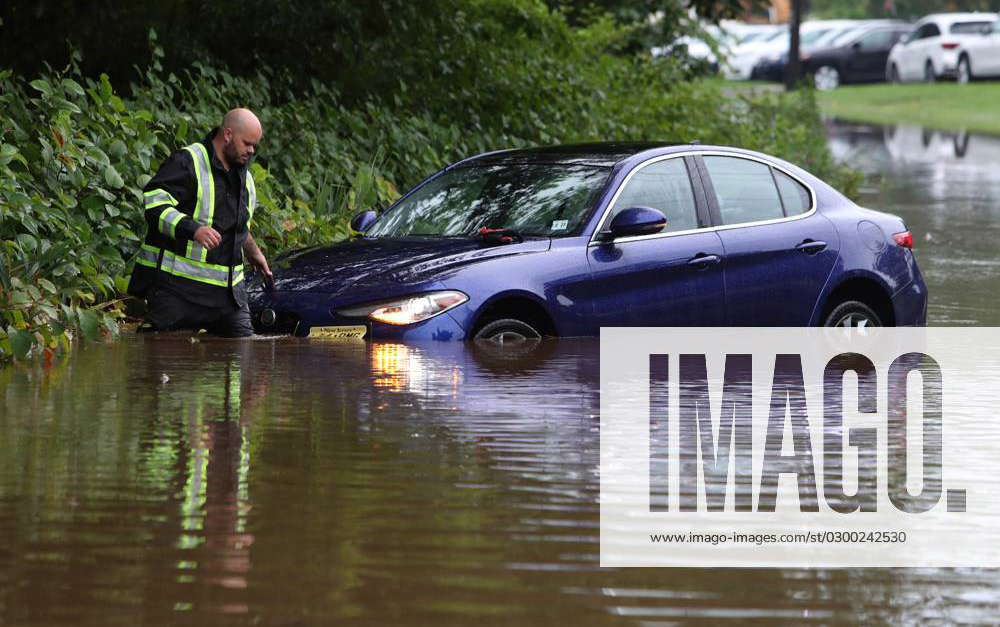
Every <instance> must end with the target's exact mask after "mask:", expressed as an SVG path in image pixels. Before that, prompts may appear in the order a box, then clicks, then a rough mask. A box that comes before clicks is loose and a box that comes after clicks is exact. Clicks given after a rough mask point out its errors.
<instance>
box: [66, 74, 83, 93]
mask: <svg viewBox="0 0 1000 627" xmlns="http://www.w3.org/2000/svg"><path fill="white" fill-rule="evenodd" d="M62 84H63V89H65V90H66V91H68V92H69V93H71V94H73V95H74V96H83V95H84V91H83V87H80V83H78V82H76V81H74V80H73V79H72V78H64V79H63V80H62Z"/></svg>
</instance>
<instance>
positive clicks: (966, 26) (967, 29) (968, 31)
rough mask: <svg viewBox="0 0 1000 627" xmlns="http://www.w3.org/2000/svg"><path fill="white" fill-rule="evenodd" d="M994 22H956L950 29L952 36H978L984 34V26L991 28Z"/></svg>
mask: <svg viewBox="0 0 1000 627" xmlns="http://www.w3.org/2000/svg"><path fill="white" fill-rule="evenodd" d="M992 24H993V22H955V23H954V24H952V25H951V28H949V29H948V32H949V33H951V34H952V35H978V34H979V33H981V32H983V27H984V26H990V25H992Z"/></svg>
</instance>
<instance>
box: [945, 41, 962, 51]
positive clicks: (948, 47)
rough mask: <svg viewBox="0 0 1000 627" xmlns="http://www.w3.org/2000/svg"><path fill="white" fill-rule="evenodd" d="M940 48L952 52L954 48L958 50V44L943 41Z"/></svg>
mask: <svg viewBox="0 0 1000 627" xmlns="http://www.w3.org/2000/svg"><path fill="white" fill-rule="evenodd" d="M941 47H942V48H944V49H945V50H954V49H955V48H958V43H957V42H954V41H943V42H941Z"/></svg>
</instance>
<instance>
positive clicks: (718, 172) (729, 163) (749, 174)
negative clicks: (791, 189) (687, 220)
mask: <svg viewBox="0 0 1000 627" xmlns="http://www.w3.org/2000/svg"><path fill="white" fill-rule="evenodd" d="M704 160H705V167H706V168H708V174H709V176H711V178H712V187H713V188H715V196H716V198H717V199H718V201H719V213H720V214H721V216H722V223H723V224H741V223H744V222H758V221H761V220H774V219H776V218H783V217H784V216H785V214H784V212H783V211H782V208H781V198H780V197H779V196H778V188H777V186H776V185H775V183H774V177H772V176H771V167H770V166H768V165H767V164H764V163H761V162H759V161H751V160H749V159H740V158H738V157H713V156H706V157H704Z"/></svg>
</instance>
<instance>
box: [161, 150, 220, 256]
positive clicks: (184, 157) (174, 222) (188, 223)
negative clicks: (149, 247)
mask: <svg viewBox="0 0 1000 627" xmlns="http://www.w3.org/2000/svg"><path fill="white" fill-rule="evenodd" d="M196 190H197V188H196V186H195V180H194V170H193V169H192V163H191V157H190V156H189V155H188V154H187V153H186V152H185V151H183V150H178V151H177V152H175V153H174V154H172V155H170V157H169V158H168V159H167V160H166V161H164V162H163V165H161V166H160V169H159V171H157V173H156V176H154V177H153V178H151V179H150V180H149V182H148V183H146V187H145V189H144V190H143V194H142V200H143V208H144V209H145V217H146V225H147V226H148V227H149V228H150V229H152V230H156V231H159V232H160V233H162V234H163V235H165V236H167V237H169V238H170V239H174V240H177V241H187V240H191V239H193V240H195V241H197V242H198V243H199V244H201V245H202V246H204V247H205V248H209V249H211V248H215V247H216V246H218V245H219V243H220V242H221V241H222V237H221V236H220V235H219V233H218V232H217V231H216V230H215V229H213V228H212V227H211V226H202V225H201V224H198V222H197V221H196V220H194V219H193V218H192V217H191V216H190V215H188V214H187V213H184V212H183V211H181V210H180V208H179V206H180V205H182V204H183V205H185V208H187V207H188V206H190V204H191V203H189V202H187V201H188V200H190V199H193V198H194V196H195V194H196V193H197V192H196Z"/></svg>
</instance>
